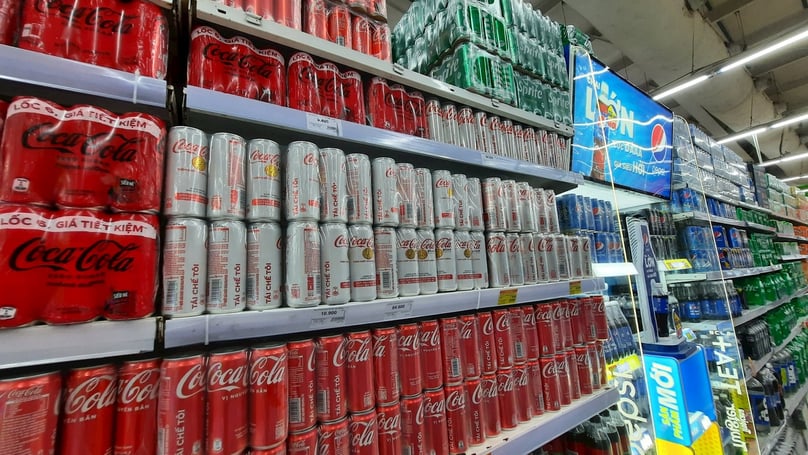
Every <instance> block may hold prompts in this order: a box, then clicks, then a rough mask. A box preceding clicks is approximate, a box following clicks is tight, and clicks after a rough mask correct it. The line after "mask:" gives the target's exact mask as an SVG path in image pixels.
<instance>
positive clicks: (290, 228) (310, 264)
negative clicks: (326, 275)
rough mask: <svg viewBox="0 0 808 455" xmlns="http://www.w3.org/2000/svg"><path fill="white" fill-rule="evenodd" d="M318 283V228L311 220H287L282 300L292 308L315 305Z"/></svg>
mask: <svg viewBox="0 0 808 455" xmlns="http://www.w3.org/2000/svg"><path fill="white" fill-rule="evenodd" d="M318 214H319V212H318ZM321 286H322V280H321V275H320V229H319V228H318V226H317V223H314V222H311V221H294V222H291V223H289V224H288V225H287V226H286V279H285V280H284V286H283V287H284V290H285V292H284V298H285V299H286V304H287V305H289V306H290V307H292V308H305V307H312V306H317V305H319V304H320V302H321V300H322V291H321Z"/></svg>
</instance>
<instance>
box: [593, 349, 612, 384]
mask: <svg viewBox="0 0 808 455" xmlns="http://www.w3.org/2000/svg"><path fill="white" fill-rule="evenodd" d="M603 344H604V341H602V340H598V341H597V342H595V346H596V349H597V358H598V365H599V366H600V370H599V371H598V372H599V373H600V385H601V386H605V385H606V384H608V383H609V380H608V378H607V377H606V355H605V352H604V351H603Z"/></svg>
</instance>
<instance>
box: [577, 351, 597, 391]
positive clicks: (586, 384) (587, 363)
mask: <svg viewBox="0 0 808 455" xmlns="http://www.w3.org/2000/svg"><path fill="white" fill-rule="evenodd" d="M573 352H574V355H575V369H576V372H577V374H578V376H577V377H578V386H579V388H580V391H581V395H591V394H592V392H593V389H594V388H593V385H592V377H593V374H592V361H591V359H590V357H589V348H588V347H587V346H586V345H583V346H575V348H574V351H573Z"/></svg>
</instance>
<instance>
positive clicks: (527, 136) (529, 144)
mask: <svg viewBox="0 0 808 455" xmlns="http://www.w3.org/2000/svg"><path fill="white" fill-rule="evenodd" d="M523 136H524V137H523V140H524V142H525V150H524V154H523V155H522V159H523V160H525V161H527V162H529V163H533V164H539V163H538V159H537V156H536V155H537V153H538V152H537V149H536V130H535V129H533V128H532V127H525V128H524V133H523Z"/></svg>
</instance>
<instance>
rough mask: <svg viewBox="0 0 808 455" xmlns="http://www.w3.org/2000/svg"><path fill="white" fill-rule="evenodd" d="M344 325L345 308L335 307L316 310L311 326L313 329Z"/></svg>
mask: <svg viewBox="0 0 808 455" xmlns="http://www.w3.org/2000/svg"><path fill="white" fill-rule="evenodd" d="M343 325H345V310H344V309H342V308H333V309H326V310H317V311H315V312H314V316H313V317H312V318H311V325H310V327H311V328H313V329H322V328H326V327H339V326H343Z"/></svg>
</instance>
